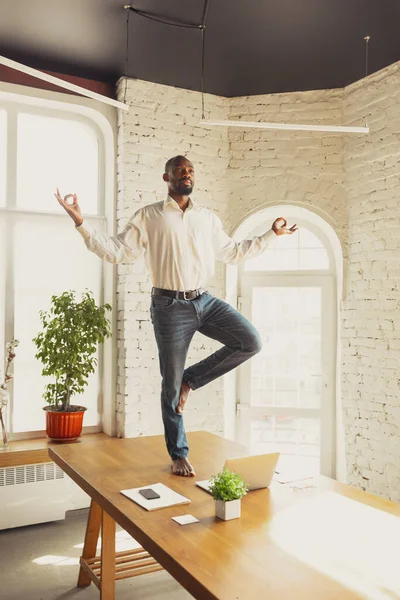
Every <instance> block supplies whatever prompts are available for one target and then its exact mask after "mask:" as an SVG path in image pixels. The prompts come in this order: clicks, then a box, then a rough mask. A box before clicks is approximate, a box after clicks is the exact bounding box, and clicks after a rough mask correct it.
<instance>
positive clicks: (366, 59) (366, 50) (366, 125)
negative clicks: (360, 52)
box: [364, 35, 371, 127]
mask: <svg viewBox="0 0 400 600" xmlns="http://www.w3.org/2000/svg"><path fill="white" fill-rule="evenodd" d="M370 39H371V37H370V36H369V35H366V36H365V38H364V41H365V77H368V44H369V40H370ZM365 127H368V119H367V113H365Z"/></svg>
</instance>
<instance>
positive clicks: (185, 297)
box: [183, 292, 189, 300]
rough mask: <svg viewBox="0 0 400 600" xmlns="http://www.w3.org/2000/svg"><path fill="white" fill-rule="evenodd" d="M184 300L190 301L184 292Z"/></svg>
mask: <svg viewBox="0 0 400 600" xmlns="http://www.w3.org/2000/svg"><path fill="white" fill-rule="evenodd" d="M183 299H184V300H189V298H186V292H183Z"/></svg>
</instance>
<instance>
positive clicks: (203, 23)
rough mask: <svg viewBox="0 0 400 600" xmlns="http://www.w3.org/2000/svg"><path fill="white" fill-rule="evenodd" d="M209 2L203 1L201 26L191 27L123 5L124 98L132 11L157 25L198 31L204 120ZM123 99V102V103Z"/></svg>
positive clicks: (202, 115)
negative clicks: (124, 27)
mask: <svg viewBox="0 0 400 600" xmlns="http://www.w3.org/2000/svg"><path fill="white" fill-rule="evenodd" d="M209 3H210V0H205V3H204V10H203V18H202V21H201V25H193V24H190V23H189V24H186V23H177V22H176V21H171V20H169V19H168V20H164V19H161V18H160V17H155V16H154V15H151V14H149V13H146V12H143V11H141V10H138V9H137V8H134V7H133V6H131V5H130V4H125V6H124V8H125V9H126V11H127V20H126V55H125V77H126V80H125V97H126V88H127V81H128V50H129V13H130V11H133V12H134V13H136V14H137V15H139V16H140V17H144V18H145V19H150V20H151V21H157V23H163V24H164V25H172V26H173V27H183V28H184V29H198V30H200V35H201V118H202V119H204V118H205V115H204V70H205V32H206V20H207V14H208V7H209ZM125 97H124V102H125Z"/></svg>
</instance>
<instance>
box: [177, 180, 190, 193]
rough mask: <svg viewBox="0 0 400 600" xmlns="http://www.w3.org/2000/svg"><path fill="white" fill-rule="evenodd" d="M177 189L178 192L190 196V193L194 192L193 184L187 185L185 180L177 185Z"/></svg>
mask: <svg viewBox="0 0 400 600" xmlns="http://www.w3.org/2000/svg"><path fill="white" fill-rule="evenodd" d="M175 191H176V192H177V194H181V195H182V196H190V194H191V193H192V192H193V185H192V184H190V185H185V184H184V183H183V182H181V183H179V184H178V185H177V186H176V189H175Z"/></svg>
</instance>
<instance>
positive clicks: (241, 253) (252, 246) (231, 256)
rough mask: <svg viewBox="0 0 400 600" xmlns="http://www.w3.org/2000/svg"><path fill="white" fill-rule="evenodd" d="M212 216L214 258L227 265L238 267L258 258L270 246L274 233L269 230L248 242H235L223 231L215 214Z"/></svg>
mask: <svg viewBox="0 0 400 600" xmlns="http://www.w3.org/2000/svg"><path fill="white" fill-rule="evenodd" d="M213 216H214V236H213V239H214V252H215V258H216V259H217V260H220V261H221V262H224V263H228V264H229V265H238V264H239V263H241V262H243V261H245V260H248V259H249V258H254V257H255V256H258V255H259V254H261V253H262V252H264V250H265V249H266V248H267V247H268V246H269V245H270V244H271V242H272V240H273V239H274V237H275V233H274V232H273V231H272V229H270V230H269V231H266V232H265V233H263V234H262V235H259V236H256V237H253V238H252V239H250V240H243V241H241V242H235V240H233V239H232V238H230V237H229V235H228V234H227V233H225V231H224V230H223V226H222V221H221V219H220V218H219V217H217V216H216V215H215V214H214V215H213Z"/></svg>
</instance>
